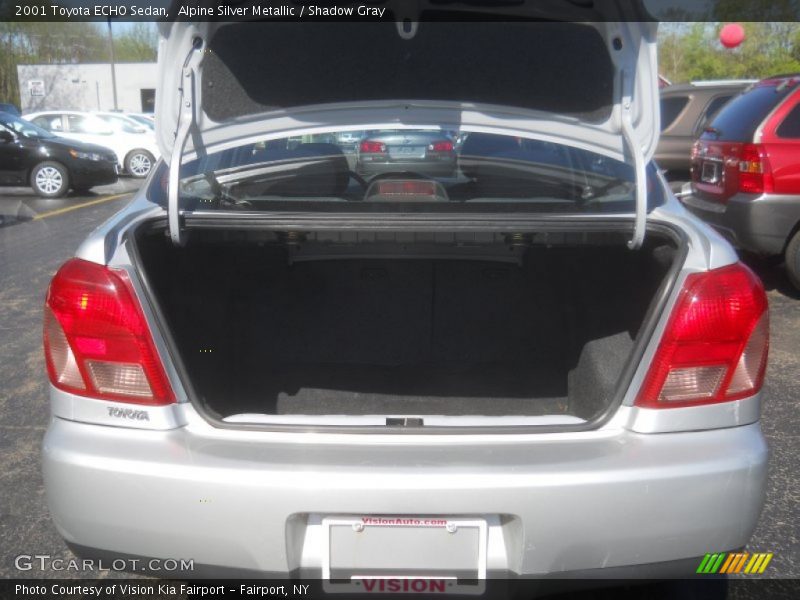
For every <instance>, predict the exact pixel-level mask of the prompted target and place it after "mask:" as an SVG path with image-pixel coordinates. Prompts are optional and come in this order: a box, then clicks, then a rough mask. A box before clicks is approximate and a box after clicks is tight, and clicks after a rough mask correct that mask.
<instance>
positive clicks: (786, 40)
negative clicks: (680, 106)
mask: <svg viewBox="0 0 800 600" xmlns="http://www.w3.org/2000/svg"><path fill="white" fill-rule="evenodd" d="M742 26H743V27H744V30H745V36H746V37H745V41H744V42H742V44H741V45H740V46H739V47H737V48H734V49H728V48H725V47H724V46H723V45H722V44H721V43H720V41H719V32H720V29H721V28H722V24H721V23H682V24H675V25H671V26H663V25H662V27H661V28H660V30H659V39H658V54H659V69H660V71H661V74H662V75H664V76H665V77H666V78H667V79H669V80H670V81H672V82H673V83H681V82H687V81H694V80H698V79H761V78H764V77H768V76H770V75H777V74H782V73H800V23H794V22H783V21H777V22H770V23H742Z"/></svg>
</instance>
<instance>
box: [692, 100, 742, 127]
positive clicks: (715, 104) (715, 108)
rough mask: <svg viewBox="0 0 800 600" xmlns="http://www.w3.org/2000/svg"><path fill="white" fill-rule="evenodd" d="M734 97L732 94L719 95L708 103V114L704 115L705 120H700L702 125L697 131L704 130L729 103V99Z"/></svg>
mask: <svg viewBox="0 0 800 600" xmlns="http://www.w3.org/2000/svg"><path fill="white" fill-rule="evenodd" d="M731 98H733V96H731V95H726V96H717V97H716V98H714V99H713V100H712V101H711V102H709V103H708V106H707V107H706V114H705V116H704V117H703V120H702V121H700V126H699V127H698V128H697V131H703V129H705V128H706V127H707V126H708V124H709V123H710V122H711V119H713V118H714V117H715V116H716V114H717V113H718V112H719V111H720V109H721V108H722V107H723V106H725V104H727V103H728V101H729V100H730V99H731Z"/></svg>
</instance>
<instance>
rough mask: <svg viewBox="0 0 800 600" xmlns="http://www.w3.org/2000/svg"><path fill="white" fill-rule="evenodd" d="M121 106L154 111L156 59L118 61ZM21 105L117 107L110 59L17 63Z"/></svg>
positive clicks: (29, 108)
mask: <svg viewBox="0 0 800 600" xmlns="http://www.w3.org/2000/svg"><path fill="white" fill-rule="evenodd" d="M115 67H116V78H117V108H119V109H120V110H124V111H128V112H148V113H149V112H153V108H154V106H155V88H156V77H157V74H156V73H157V71H156V63H155V62H146V63H116V65H115ZM17 78H18V80H19V92H20V94H19V95H20V104H21V106H20V109H21V111H22V113H23V114H25V113H28V112H34V111H39V110H113V109H114V93H113V88H112V83H111V65H110V64H109V63H82V64H55V65H53V64H40V65H17Z"/></svg>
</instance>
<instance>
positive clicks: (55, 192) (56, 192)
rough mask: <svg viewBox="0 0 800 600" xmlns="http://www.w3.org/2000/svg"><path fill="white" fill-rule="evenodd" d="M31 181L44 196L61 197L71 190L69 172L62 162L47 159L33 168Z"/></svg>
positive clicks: (34, 187) (37, 191) (34, 189)
mask: <svg viewBox="0 0 800 600" xmlns="http://www.w3.org/2000/svg"><path fill="white" fill-rule="evenodd" d="M30 183H31V187H32V188H33V191H34V192H36V193H37V194H38V195H39V196H41V197H42V198H60V197H61V196H63V195H64V194H66V193H67V190H69V172H68V171H67V169H66V167H64V165H62V164H60V163H57V162H52V161H45V162H43V163H39V164H38V165H36V166H35V167H34V168H33V170H32V171H31V180H30Z"/></svg>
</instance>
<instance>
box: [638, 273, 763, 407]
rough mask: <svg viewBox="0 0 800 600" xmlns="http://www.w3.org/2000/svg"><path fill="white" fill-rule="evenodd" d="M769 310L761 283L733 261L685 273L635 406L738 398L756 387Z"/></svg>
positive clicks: (759, 385) (666, 405)
mask: <svg viewBox="0 0 800 600" xmlns="http://www.w3.org/2000/svg"><path fill="white" fill-rule="evenodd" d="M768 348H769V312H768V307H767V297H766V294H765V293H764V288H763V286H762V285H761V281H760V280H759V279H758V277H756V276H755V275H754V274H753V272H752V271H750V269H748V268H747V267H745V266H744V265H742V264H741V263H737V264H735V265H731V266H729V267H723V268H721V269H715V270H713V271H708V272H705V273H693V274H691V275H689V276H688V277H687V278H686V283H685V284H684V286H683V290H682V291H681V294H680V297H679V298H678V302H677V304H676V306H675V309H674V310H673V312H672V315H671V316H670V319H669V322H668V324H667V327H666V329H665V330H664V334H663V336H662V338H661V343H660V344H659V346H658V350H657V351H656V354H655V356H654V357H653V361H652V363H651V364H650V370H649V371H648V373H647V376H646V377H645V381H644V384H643V386H642V389H641V391H640V392H639V396H638V398H637V399H636V404H637V405H638V406H643V407H647V408H672V407H679V406H696V405H699V404H711V403H715V402H725V401H729V400H737V399H739V398H744V397H746V396H751V395H753V394H755V393H756V392H757V391H758V390H760V389H761V385H762V383H763V382H764V371H765V369H766V365H767V350H768Z"/></svg>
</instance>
